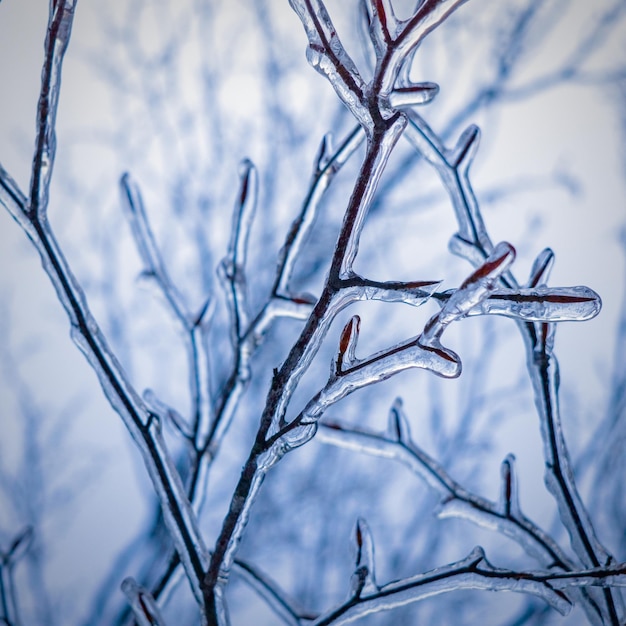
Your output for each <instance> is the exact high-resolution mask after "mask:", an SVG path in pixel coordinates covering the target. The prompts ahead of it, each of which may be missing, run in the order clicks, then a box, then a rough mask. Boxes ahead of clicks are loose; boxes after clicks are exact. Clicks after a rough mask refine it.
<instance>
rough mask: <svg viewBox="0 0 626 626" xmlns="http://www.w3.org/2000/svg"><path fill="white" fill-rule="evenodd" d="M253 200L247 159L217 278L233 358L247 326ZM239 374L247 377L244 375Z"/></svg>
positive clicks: (253, 180)
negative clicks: (226, 311)
mask: <svg viewBox="0 0 626 626" xmlns="http://www.w3.org/2000/svg"><path fill="white" fill-rule="evenodd" d="M256 197H257V174H256V169H255V168H254V166H253V165H252V163H251V162H250V161H248V160H246V161H244V162H243V163H242V164H241V168H240V184H239V193H238V196H237V201H236V203H235V210H234V212H233V225H232V228H231V235H230V243H229V244H228V252H227V254H226V257H225V258H224V260H223V261H222V263H221V264H220V266H219V276H220V279H221V281H222V284H223V286H224V291H225V292H226V301H227V302H228V308H229V310H230V316H231V335H232V342H233V346H234V352H235V355H237V354H238V344H239V342H240V341H241V338H242V336H243V334H244V333H245V331H246V329H247V327H248V323H249V322H248V304H247V294H246V274H245V265H246V257H247V253H248V238H249V236H250V229H251V228H252V221H253V219H254V213H255V210H256ZM235 358H237V356H235ZM241 375H243V376H244V377H245V376H247V374H245V373H242V374H241Z"/></svg>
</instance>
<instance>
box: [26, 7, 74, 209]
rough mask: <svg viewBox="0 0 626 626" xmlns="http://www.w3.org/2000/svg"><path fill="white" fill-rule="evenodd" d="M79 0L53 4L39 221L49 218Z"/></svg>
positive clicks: (36, 201) (37, 172) (40, 135)
mask: <svg viewBox="0 0 626 626" xmlns="http://www.w3.org/2000/svg"><path fill="white" fill-rule="evenodd" d="M74 9H75V0H58V1H57V2H51V3H50V12H49V17H48V28H47V31H46V42H45V51H46V57H45V61H44V65H43V69H42V72H41V89H40V92H39V102H38V103H37V138H36V140H35V155H34V157H33V165H32V170H31V181H30V198H29V208H28V211H29V214H30V216H31V217H32V218H34V219H36V220H38V221H45V220H46V219H47V216H46V213H47V208H48V198H49V190H50V180H51V178H52V168H53V166H54V159H55V156H56V128H55V126H56V115H57V107H58V103H59V93H60V89H61V69H62V66H63V57H64V55H65V52H66V50H67V46H68V43H69V39H70V34H71V31H72V23H73V21H74Z"/></svg>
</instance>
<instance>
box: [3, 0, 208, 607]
mask: <svg viewBox="0 0 626 626" xmlns="http://www.w3.org/2000/svg"><path fill="white" fill-rule="evenodd" d="M73 7H74V4H73V3H70V2H64V3H63V2H52V3H51V5H50V19H49V26H48V34H47V39H46V42H47V44H46V56H45V59H44V69H43V71H42V84H41V91H40V97H39V107H38V114H37V141H36V147H35V156H34V159H33V171H32V181H31V197H30V198H29V199H28V200H27V199H26V197H25V196H24V194H23V193H21V192H20V191H19V188H18V186H17V185H16V183H15V182H14V181H13V180H12V179H11V177H10V176H8V175H7V174H6V172H5V171H4V170H2V171H1V172H0V180H1V189H2V193H1V194H0V201H1V202H2V204H4V205H5V206H6V207H7V209H8V210H9V212H10V213H11V215H12V216H14V217H15V218H16V221H17V222H18V223H19V224H20V225H21V226H22V227H23V228H24V230H25V232H26V234H27V235H28V237H29V238H30V239H31V241H32V242H33V244H34V245H35V246H36V248H37V250H38V252H39V254H40V256H41V260H42V264H43V267H44V270H45V271H46V273H47V274H48V276H49V278H50V280H51V282H52V284H53V286H54V288H55V290H56V292H57V295H58V297H59V300H60V301H61V303H62V304H63V306H64V308H65V310H66V312H67V315H68V317H69V320H70V325H71V335H72V339H73V341H74V342H75V343H76V345H77V346H78V348H79V349H80V350H81V351H82V352H83V354H84V355H85V357H86V358H87V360H88V361H89V363H90V365H91V366H92V368H93V369H94V371H95V372H96V374H97V376H98V379H99V381H100V384H101V386H102V388H103V390H104V393H105V395H106V397H107V399H108V400H109V402H110V404H111V406H112V407H113V408H114V409H115V411H116V412H117V413H118V414H119V415H120V417H121V418H122V419H123V421H124V423H125V425H126V427H127V428H128V430H129V432H130V433H131V435H132V437H133V439H134V440H135V442H136V443H137V446H138V448H139V450H140V452H141V454H142V457H143V460H144V463H145V465H146V468H147V470H148V473H149V475H150V477H151V479H152V482H153V485H154V488H155V491H156V493H157V495H158V498H159V502H160V503H161V507H162V510H163V515H164V519H165V523H166V525H167V527H168V530H169V531H170V533H171V535H172V539H173V542H174V545H175V547H176V550H177V551H178V553H179V555H180V557H181V561H182V563H183V565H184V566H185V570H186V573H187V576H188V578H189V581H190V583H191V586H192V589H193V591H194V594H195V596H196V598H197V599H198V601H199V602H201V601H202V596H201V592H200V580H201V577H202V572H203V569H204V566H205V562H206V558H207V557H206V550H205V548H204V544H203V541H202V539H201V536H200V533H199V530H198V527H197V521H196V518H195V514H194V513H193V511H192V509H191V506H190V504H189V501H188V499H187V497H186V495H185V492H184V489H183V486H182V484H181V481H180V477H179V475H178V472H177V470H176V468H175V467H174V465H173V463H172V460H171V458H170V455H169V453H168V451H167V450H166V447H165V444H164V442H163V439H162V436H161V433H160V430H159V424H158V420H157V419H156V416H155V415H154V414H153V413H151V412H150V411H149V410H148V409H147V407H146V406H145V404H144V403H143V401H142V400H141V398H140V397H139V395H138V394H137V392H136V391H135V389H134V388H133V386H132V384H131V383H130V381H129V380H128V378H127V377H126V375H125V373H124V371H123V369H122V367H121V365H120V363H119V362H118V360H117V358H116V357H115V355H114V354H113V352H112V351H111V349H110V348H109V345H108V343H107V341H106V339H105V337H104V335H103V334H102V332H101V330H100V328H99V327H98V324H97V323H96V321H95V319H94V318H93V316H92V314H91V311H90V310H89V307H88V305H87V301H86V298H85V295H84V293H83V291H82V289H81V288H80V286H79V284H78V281H77V280H76V278H75V276H74V274H73V272H72V271H71V269H70V267H69V265H68V263H67V261H66V259H65V257H64V255H63V253H62V252H61V250H60V248H59V246H58V244H57V242H56V239H55V237H54V235H53V233H52V231H51V229H50V227H49V224H48V219H47V215H46V211H45V210H46V207H47V202H48V187H49V182H50V173H51V171H52V167H53V164H54V157H55V141H54V136H55V129H54V122H55V118H56V108H57V105H58V98H59V93H58V92H59V87H60V80H61V62H62V58H63V53H64V52H65V50H66V47H67V40H68V37H69V33H70V29H71V20H72V16H73Z"/></svg>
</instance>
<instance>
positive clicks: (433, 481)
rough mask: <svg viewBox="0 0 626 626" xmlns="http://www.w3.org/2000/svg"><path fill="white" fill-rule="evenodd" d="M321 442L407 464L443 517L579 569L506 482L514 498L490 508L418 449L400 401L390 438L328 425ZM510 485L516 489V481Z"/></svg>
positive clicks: (509, 465) (391, 422)
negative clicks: (434, 494) (435, 495)
mask: <svg viewBox="0 0 626 626" xmlns="http://www.w3.org/2000/svg"><path fill="white" fill-rule="evenodd" d="M318 437H319V439H320V440H321V441H323V442H325V443H330V444H332V445H335V446H338V447H341V448H346V449H349V450H354V451H358V452H362V453H366V454H370V455H373V456H378V457H382V458H387V459H391V460H394V461H396V462H399V463H402V464H403V465H405V466H406V467H408V468H409V470H410V471H411V472H413V473H414V474H415V475H416V476H418V477H419V478H421V479H422V480H424V482H426V483H427V484H428V485H429V486H430V487H432V488H433V489H435V490H436V491H438V492H439V493H440V494H441V498H442V499H441V506H440V510H439V515H440V516H442V517H452V516H454V517H464V518H467V519H471V520H472V521H473V522H474V523H476V524H478V525H480V526H483V527H485V528H490V529H494V530H497V531H498V532H501V533H502V534H504V535H506V536H508V537H511V538H512V539H513V540H514V541H516V542H517V543H519V544H520V545H521V546H522V547H523V548H524V550H525V551H526V552H528V554H530V555H531V556H533V557H535V558H537V559H539V561H540V562H541V563H542V564H543V565H544V566H546V567H558V568H561V569H563V570H570V569H572V568H573V567H574V565H573V563H572V562H571V561H570V560H569V558H568V557H567V555H566V554H565V553H564V552H563V550H561V548H560V547H559V546H558V544H557V543H556V542H555V541H553V540H552V539H551V537H550V536H549V535H547V534H546V533H545V532H544V531H542V530H541V529H540V528H539V527H538V526H536V525H535V524H534V523H533V522H532V521H531V520H529V519H528V518H526V517H525V516H524V515H523V514H522V512H521V511H520V510H519V507H518V505H517V504H516V500H515V491H514V490H511V489H510V488H509V489H505V486H506V484H507V482H506V481H505V480H503V493H504V494H505V495H506V494H508V496H507V497H503V498H502V499H501V501H500V502H490V501H488V500H486V499H484V498H481V497H480V496H477V495H475V494H472V493H471V492H469V491H467V490H466V489H465V488H464V487H463V486H462V485H460V484H459V483H458V482H456V481H455V480H454V479H453V478H452V477H451V476H450V475H449V474H448V473H447V472H446V470H445V469H444V468H443V467H442V466H441V465H440V464H439V463H437V461H435V459H433V458H432V457H430V456H429V455H428V454H427V453H426V452H425V451H424V450H423V449H422V448H420V447H419V446H418V445H416V444H415V442H414V441H413V439H412V438H411V433H410V429H409V423H408V420H407V419H406V416H405V414H404V410H403V408H402V405H401V403H400V401H399V400H398V401H396V402H395V403H394V405H393V406H392V408H391V411H390V413H389V427H388V432H387V434H386V435H381V434H379V433H374V432H369V431H363V430H356V429H354V428H350V427H348V426H346V425H343V424H339V423H336V422H333V423H330V422H323V423H322V424H321V428H320V431H319V434H318ZM512 467H513V465H512V461H511V459H510V458H508V457H507V459H505V461H504V463H503V472H504V470H505V468H506V470H507V471H508V475H509V477H512ZM508 484H509V485H513V484H514V482H513V480H512V479H511V480H510V481H509V482H508Z"/></svg>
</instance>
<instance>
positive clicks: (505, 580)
mask: <svg viewBox="0 0 626 626" xmlns="http://www.w3.org/2000/svg"><path fill="white" fill-rule="evenodd" d="M625 574H626V567H624V566H622V567H620V568H612V569H610V570H609V569H602V570H587V571H582V572H577V573H571V574H570V573H568V578H567V579H565V578H563V576H565V574H559V573H552V572H518V571H514V570H507V569H501V568H496V567H494V566H493V565H491V563H489V561H488V560H487V558H486V557H485V554H484V552H483V550H482V548H480V547H477V548H475V549H474V550H473V551H472V552H471V554H470V555H469V556H468V557H466V558H465V559H462V560H460V561H457V562H455V563H451V564H450V565H446V566H443V567H439V568H437V569H434V570H431V571H430V572H426V573H424V574H419V575H418V576H413V577H411V578H405V579H402V580H398V581H395V582H391V583H388V584H387V585H383V586H382V587H379V588H377V589H375V590H372V591H370V592H369V593H361V594H354V593H353V594H352V595H351V597H350V598H349V599H348V600H347V601H346V602H344V603H343V604H341V605H340V606H338V607H336V608H335V609H333V610H331V611H329V612H328V613H326V614H325V615H323V616H321V617H319V618H318V619H317V620H315V621H314V622H313V625H312V626H327V625H330V624H333V625H334V626H337V625H339V624H347V623H349V622H353V621H355V620H356V619H358V618H360V617H363V616H365V615H368V614H371V613H378V612H380V611H386V610H390V609H394V608H397V607H400V606H404V605H407V604H410V603H413V602H418V601H420V600H423V599H425V598H429V597H432V596H436V595H440V594H442V593H447V592H450V591H456V590H459V589H482V590H486V591H514V592H516V593H525V594H530V595H534V596H537V597H539V598H541V599H542V600H544V601H545V602H547V603H548V604H550V605H551V606H552V607H553V608H555V609H556V610H558V611H559V612H560V613H562V614H567V613H568V612H569V611H570V609H571V603H570V602H569V601H568V599H567V597H566V596H565V594H564V593H563V592H562V591H560V590H559V589H560V588H566V587H569V586H572V585H604V584H613V583H614V582H615V581H617V584H620V585H626V575H625Z"/></svg>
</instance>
